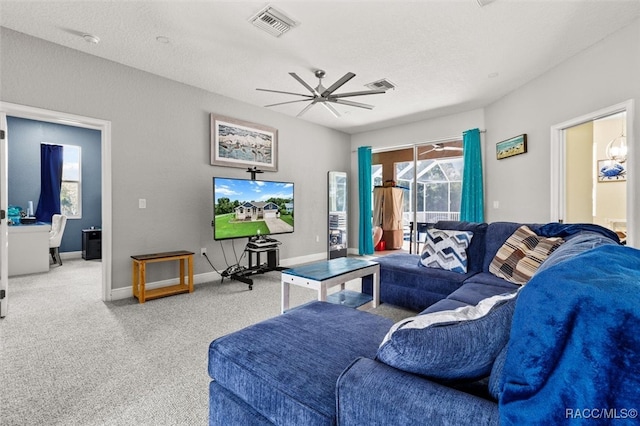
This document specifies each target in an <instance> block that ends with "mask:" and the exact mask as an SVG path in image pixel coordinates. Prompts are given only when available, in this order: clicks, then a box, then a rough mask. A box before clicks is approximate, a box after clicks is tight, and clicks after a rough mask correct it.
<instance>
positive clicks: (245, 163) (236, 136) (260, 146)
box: [211, 114, 278, 172]
mask: <svg viewBox="0 0 640 426" xmlns="http://www.w3.org/2000/svg"><path fill="white" fill-rule="evenodd" d="M211 165H213V166H225V167H240V168H256V169H258V170H265V171H271V172H275V171H277V170H278V130H277V129H274V128H273V127H268V126H264V125H262V124H256V123H250V122H248V121H242V120H237V119H235V118H230V117H224V116H221V115H216V114H211Z"/></svg>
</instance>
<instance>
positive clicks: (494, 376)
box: [488, 342, 509, 401]
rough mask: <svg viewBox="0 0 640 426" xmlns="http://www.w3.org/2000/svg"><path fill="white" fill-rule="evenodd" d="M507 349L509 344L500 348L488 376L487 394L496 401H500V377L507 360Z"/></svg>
mask: <svg viewBox="0 0 640 426" xmlns="http://www.w3.org/2000/svg"><path fill="white" fill-rule="evenodd" d="M508 347H509V343H508V342H507V344H506V345H504V347H503V348H502V350H501V351H500V353H499V354H498V356H497V357H496V360H495V361H494V362H493V367H491V374H490V375H489V386H488V387H489V394H490V395H491V396H492V397H493V398H494V399H495V400H496V401H497V400H499V399H500V392H501V389H502V382H501V380H502V377H503V374H502V372H503V370H504V362H505V360H506V359H507V348H508Z"/></svg>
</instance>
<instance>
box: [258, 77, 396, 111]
mask: <svg viewBox="0 0 640 426" xmlns="http://www.w3.org/2000/svg"><path fill="white" fill-rule="evenodd" d="M289 75H290V76H291V77H293V78H295V79H296V80H297V81H298V82H299V83H300V84H302V85H303V86H304V87H305V89H307V90H308V91H309V92H310V93H311V94H310V95H309V94H302V93H293V92H283V91H281V90H270V89H256V90H260V91H263V92H273V93H284V94H286V95H295V96H302V97H303V98H305V99H299V100H295V101H288V102H279V103H275V104H270V105H265V107H272V106H276V105H285V104H292V103H294V102H309V105H307V106H306V107H304V109H303V110H302V111H300V112H299V113H298V115H297V117H300V116H301V115H302V114H304V113H305V112H307V111H308V110H309V109H310V108H311V107H312V106H314V105H315V104H320V105H322V106H324V107H325V108H326V109H327V110H328V111H329V112H330V113H331V114H333V115H334V116H335V117H340V113H339V112H338V110H336V109H335V108H334V107H333V105H331V104H340V105H348V106H352V107H358V108H365V109H373V105H368V104H363V103H360V102H353V101H349V100H346V99H344V98H349V97H351V96H364V95H377V94H380V93H385V92H386V90H385V89H374V90H363V91H360V92H348V93H340V94H336V93H334V92H335V91H336V90H338V89H339V88H340V87H342V86H343V85H344V84H345V83H346V82H347V81H349V80H351V79H352V78H353V77H355V76H356V75H355V74H354V73H352V72H348V73H346V74H345V75H344V76H342V78H340V79H339V80H338V81H336V82H335V83H333V84H332V85H331V86H329V87H328V88H325V87H324V86H323V85H322V79H323V78H324V76H325V72H324V71H323V70H316V72H315V76H316V77H317V78H318V86H317V87H315V88H314V87H311V86H310V85H309V84H307V82H305V81H304V80H303V79H302V78H300V77H299V76H298V75H297V74H296V73H294V72H290V73H289Z"/></svg>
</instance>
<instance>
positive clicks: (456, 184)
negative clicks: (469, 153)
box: [396, 157, 463, 222]
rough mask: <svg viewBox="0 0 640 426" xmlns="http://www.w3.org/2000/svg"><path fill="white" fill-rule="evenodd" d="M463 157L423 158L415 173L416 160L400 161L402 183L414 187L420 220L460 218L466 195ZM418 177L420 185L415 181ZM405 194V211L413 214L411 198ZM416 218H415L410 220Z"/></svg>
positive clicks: (398, 167) (433, 220)
mask: <svg viewBox="0 0 640 426" xmlns="http://www.w3.org/2000/svg"><path fill="white" fill-rule="evenodd" d="M462 166H463V161H462V157H446V158H434V159H429V160H419V161H417V163H416V167H417V170H416V173H415V175H414V170H413V162H408V161H407V162H399V163H396V179H397V182H398V185H400V186H402V187H405V188H410V191H411V193H412V196H413V192H415V196H416V209H417V214H416V216H417V220H418V222H437V221H438V220H458V218H459V214H460V213H459V212H460V199H461V195H462ZM414 176H415V180H416V181H417V183H416V184H414V183H413V179H414ZM411 198H412V197H405V206H404V211H405V212H409V213H410V216H412V215H413V212H412V209H411V205H410V199H411ZM409 220H413V219H409Z"/></svg>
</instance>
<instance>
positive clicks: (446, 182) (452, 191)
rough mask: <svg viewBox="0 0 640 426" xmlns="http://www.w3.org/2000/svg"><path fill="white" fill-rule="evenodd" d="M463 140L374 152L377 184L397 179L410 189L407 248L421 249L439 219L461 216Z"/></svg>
mask: <svg viewBox="0 0 640 426" xmlns="http://www.w3.org/2000/svg"><path fill="white" fill-rule="evenodd" d="M462 168H463V161H462V141H459V140H458V141H448V142H444V143H429V144H424V145H416V146H414V147H412V148H404V149H401V150H394V151H386V152H379V153H374V156H373V167H372V182H373V184H374V186H379V185H383V184H384V182H386V181H389V180H393V181H394V182H395V185H396V186H399V187H402V188H405V189H406V191H407V192H406V193H405V197H404V208H403V222H404V224H405V237H404V239H405V243H404V245H403V249H404V250H408V251H410V252H414V253H416V252H419V250H420V243H422V242H423V241H424V237H425V235H424V232H425V230H426V229H427V228H428V227H429V226H431V225H433V224H434V223H435V222H437V221H439V220H459V218H460V200H461V193H462Z"/></svg>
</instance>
